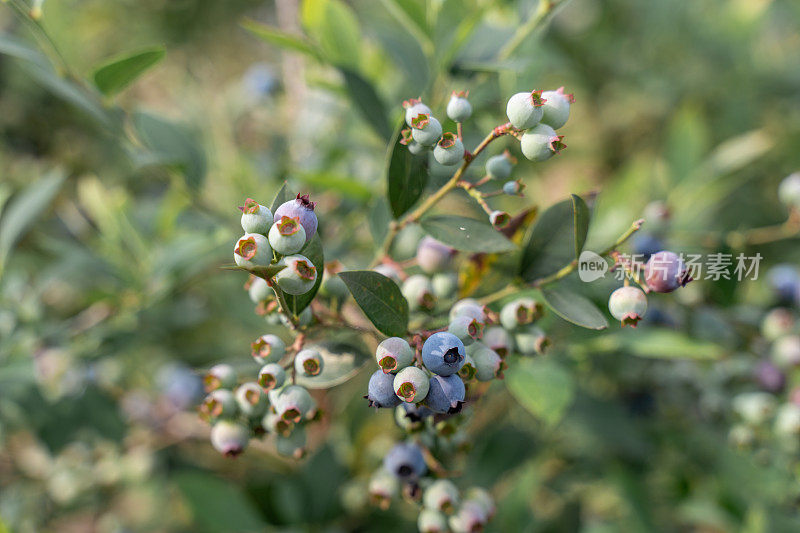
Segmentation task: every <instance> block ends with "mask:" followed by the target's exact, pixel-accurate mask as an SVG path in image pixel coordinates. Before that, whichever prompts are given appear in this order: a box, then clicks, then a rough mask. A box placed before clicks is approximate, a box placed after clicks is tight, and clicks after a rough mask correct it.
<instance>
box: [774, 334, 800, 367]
mask: <svg viewBox="0 0 800 533" xmlns="http://www.w3.org/2000/svg"><path fill="white" fill-rule="evenodd" d="M770 357H771V358H772V361H773V362H774V363H775V364H776V365H778V366H779V367H781V368H788V367H792V366H798V365H800V336H798V335H785V336H783V337H781V338H779V339H778V340H776V341H775V342H774V343H772V350H771V352H770Z"/></svg>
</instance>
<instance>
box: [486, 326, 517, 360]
mask: <svg viewBox="0 0 800 533" xmlns="http://www.w3.org/2000/svg"><path fill="white" fill-rule="evenodd" d="M483 344H485V345H486V346H488V347H489V348H491V349H492V350H494V351H495V352H497V355H499V356H500V357H503V358H505V357H506V356H507V355H508V354H510V353H511V352H513V351H514V339H513V338H512V337H511V334H510V333H509V332H508V331H506V330H505V329H504V328H501V327H499V326H493V327H491V328H489V329H487V330H486V333H484V334H483Z"/></svg>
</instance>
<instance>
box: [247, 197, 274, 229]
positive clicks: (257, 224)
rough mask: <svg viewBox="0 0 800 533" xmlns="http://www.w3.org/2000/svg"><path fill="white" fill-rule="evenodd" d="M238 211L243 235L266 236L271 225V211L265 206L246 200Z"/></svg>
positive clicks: (249, 199) (250, 199)
mask: <svg viewBox="0 0 800 533" xmlns="http://www.w3.org/2000/svg"><path fill="white" fill-rule="evenodd" d="M239 209H240V210H241V211H242V229H243V230H244V232H245V233H261V234H263V235H266V233H267V231H268V230H269V227H270V226H271V225H272V211H270V210H269V208H267V206H264V205H261V204H259V203H258V202H256V201H255V200H253V199H252V198H248V199H247V200H245V202H244V205H243V206H242V207H240V208H239Z"/></svg>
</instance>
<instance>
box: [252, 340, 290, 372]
mask: <svg viewBox="0 0 800 533" xmlns="http://www.w3.org/2000/svg"><path fill="white" fill-rule="evenodd" d="M285 353H286V344H285V343H284V342H283V340H281V338H280V337H278V336H277V335H272V334H267V335H261V336H260V337H259V338H257V339H256V340H254V341H253V342H252V343H250V355H252V356H253V359H255V360H256V362H257V363H258V364H260V365H264V364H267V363H277V362H278V361H280V360H281V358H282V357H283V354H285Z"/></svg>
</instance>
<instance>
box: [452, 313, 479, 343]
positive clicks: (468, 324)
mask: <svg viewBox="0 0 800 533" xmlns="http://www.w3.org/2000/svg"><path fill="white" fill-rule="evenodd" d="M447 331H448V332H449V333H452V334H453V335H455V336H456V337H458V338H459V339H460V340H461V342H463V343H464V346H468V345H470V344H472V343H473V342H475V341H476V340H478V339H480V338H481V337H483V323H482V322H478V321H477V320H475V319H474V318H472V317H469V316H463V315H462V316H458V317H456V318H455V319H454V320H452V321H451V322H450V324H449V325H448V326H447Z"/></svg>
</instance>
